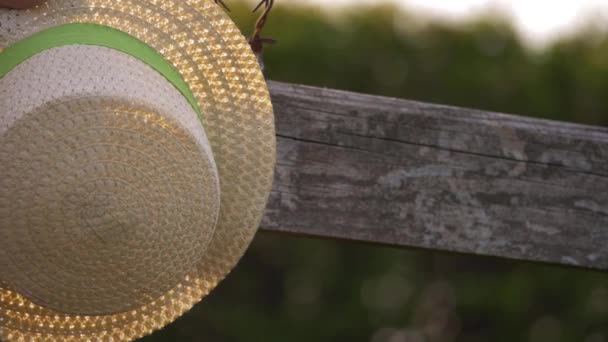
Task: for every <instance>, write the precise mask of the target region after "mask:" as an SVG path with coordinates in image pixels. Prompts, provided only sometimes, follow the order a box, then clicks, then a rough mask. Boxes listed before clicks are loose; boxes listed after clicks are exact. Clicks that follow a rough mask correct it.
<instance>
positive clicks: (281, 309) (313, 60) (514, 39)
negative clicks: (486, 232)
mask: <svg viewBox="0 0 608 342" xmlns="http://www.w3.org/2000/svg"><path fill="white" fill-rule="evenodd" d="M292 4H293V3H292ZM230 6H231V7H233V12H232V13H231V14H233V15H234V18H235V20H236V21H237V22H239V23H240V24H241V25H242V27H243V28H246V29H244V31H245V32H248V31H249V30H248V28H250V27H251V24H252V20H253V19H254V18H253V17H252V16H250V15H248V14H247V10H246V9H245V7H244V6H243V4H242V3H241V4H238V3H237V4H234V3H233V2H230ZM265 35H267V36H270V37H273V38H276V39H278V40H279V42H280V44H279V45H277V46H275V47H269V48H268V49H267V50H266V54H265V61H266V67H267V73H268V77H269V78H270V79H273V80H280V81H287V82H293V83H303V84H309V85H316V86H327V87H332V88H339V89H346V90H353V91H359V92H365V93H372V94H380V95H387V96H395V97H403V98H408V99H416V100H421V101H426V102H436V103H442V104H450V105H457V106H466V107H473V108H481V109H486V110H494V111H500V112H510V113H517V114H522V115H529V116H537V117H545V118H551V119H558V120H567V121H575V122H581V123H587V124H596V125H608V97H607V95H608V36H606V35H604V34H602V33H600V32H598V31H595V30H593V29H591V28H590V29H588V30H584V31H582V32H581V33H579V34H576V35H573V36H571V37H565V38H563V39H562V40H561V41H559V42H557V43H555V44H552V45H551V46H549V47H547V48H544V49H542V50H538V49H537V50H532V49H529V48H527V47H526V46H525V45H524V44H522V42H521V41H520V39H519V38H518V36H517V35H516V34H515V31H514V29H513V28H512V27H511V26H510V24H509V23H508V21H507V20H505V19H503V18H501V17H500V16H489V17H483V18H480V19H478V20H476V21H472V22H467V23H461V24H446V23H438V22H432V21H431V22H427V21H424V20H423V19H421V18H417V17H415V16H413V15H410V14H408V13H406V12H404V11H402V10H399V9H398V8H396V7H393V6H390V5H376V6H371V7H358V8H352V9H349V10H346V11H344V12H339V13H338V12H336V13H329V14H328V13H324V12H321V11H319V10H317V9H314V8H312V7H303V6H300V7H294V6H290V7H281V6H279V7H278V8H277V9H276V11H274V13H273V14H272V16H271V18H270V20H269V23H268V27H267V29H266V30H265ZM144 341H147V342H152V341H208V342H230V341H265V342H274V341H277V342H284V341H290V342H311V341H371V342H439V341H441V342H443V341H465V342H477V341H498V342H502V341H505V342H512V341H530V342H570V341H571V342H608V274H602V273H597V272H592V271H586V270H579V269H569V268H561V267H557V266H550V265H541V264H530V263H525V262H514V261H505V260H498V259H493V258H484V257H475V256H467V255H454V254H443V253H436V252H430V251H420V250H398V249H391V248H386V247H380V246H370V245H365V244H357V243H350V242H344V241H322V240H310V239H306V238H296V237H287V236H279V235H273V234H267V233H261V234H258V236H257V237H256V239H255V241H254V243H253V245H252V247H251V249H250V250H249V251H248V253H247V254H246V256H245V257H244V258H243V260H242V262H241V263H240V264H239V266H238V267H237V268H236V269H235V270H234V271H233V273H232V274H231V275H230V276H229V277H228V278H227V279H226V280H225V281H224V282H223V283H222V284H221V285H220V286H219V287H218V288H217V289H216V290H215V291H214V292H213V293H212V294H211V295H210V296H209V297H207V298H205V300H204V301H203V302H202V303H201V304H199V305H197V306H196V307H195V308H194V309H193V310H192V311H190V312H189V313H187V314H186V315H185V316H184V317H182V318H181V319H180V320H178V321H177V322H176V323H174V324H172V325H170V326H168V327H167V328H165V329H164V330H162V331H160V332H158V333H156V334H154V335H152V336H150V337H147V338H145V339H144Z"/></svg>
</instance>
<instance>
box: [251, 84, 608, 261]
mask: <svg viewBox="0 0 608 342" xmlns="http://www.w3.org/2000/svg"><path fill="white" fill-rule="evenodd" d="M270 91H271V95H272V99H273V103H274V106H275V113H276V120H277V137H278V165H277V169H276V176H275V184H274V188H273V191H272V194H271V197H270V202H269V205H268V209H267V213H266V216H265V218H264V220H263V222H262V229H264V230H270V231H280V232H288V233H296V234H305V235H310V236H319V237H331V238H339V239H349V240H359V241H368V242H375V243H382V244H389V245H396V246H409V247H420V248H428V249H433V250H442V251H453V252H463V253H474V254H479V255H490V256H498V257H505V258H512V259H520V260H531V261H541V262H551V263H558V264H565V265H573V266H581V267H589V268H594V269H600V270H608V129H606V128H600V127H590V126H584V125H577V124H570V123H563V122H555V121H548V120H539V119H531V118H525V117H519V116H513V115H505V114H497V113H489V112H484V111H479V110H470V109H461V108H453V107H447V106H440V105H432V104H426V103H419V102H413V101H405V100H398V99H391V98H385V97H377V96H369V95H361V94H355V93H349V92H344V91H337V90H329V89H320V88H313V87H305V86H299V85H291V84H284V83H277V82H270ZM480 96H482V95H480Z"/></svg>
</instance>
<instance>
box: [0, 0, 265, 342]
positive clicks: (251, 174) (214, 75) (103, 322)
mask: <svg viewBox="0 0 608 342" xmlns="http://www.w3.org/2000/svg"><path fill="white" fill-rule="evenodd" d="M0 22H2V27H0V49H4V48H6V47H8V46H10V45H11V44H13V43H14V42H17V41H19V40H21V39H23V38H25V37H27V36H30V35H32V34H34V33H36V32H39V31H42V30H45V29H47V28H51V27H55V26H59V25H63V24H69V23H93V24H98V25H104V26H108V27H112V28H114V29H117V30H120V31H123V32H125V33H127V34H129V35H131V36H133V37H135V38H137V39H139V40H141V41H142V42H144V43H146V44H147V45H149V46H151V47H152V48H154V49H156V50H157V51H158V52H159V53H160V54H161V55H163V57H164V58H165V59H166V60H167V61H168V62H169V63H170V64H171V65H172V66H173V67H175V68H176V70H177V71H178V72H179V73H180V74H181V76H182V77H183V79H184V80H185V82H186V83H187V84H188V86H189V88H190V90H191V91H192V93H193V94H194V96H195V98H196V101H197V103H198V105H199V107H200V109H201V116H202V119H201V120H202V121H203V125H204V126H205V130H206V132H207V135H208V139H209V142H210V145H211V147H212V149H213V153H214V156H215V162H216V165H217V168H218V174H219V179H220V188H221V204H220V214H219V218H218V223H217V226H216V229H215V234H214V236H213V238H212V240H211V242H210V244H209V247H208V249H207V252H206V254H205V256H204V258H203V259H202V260H201V261H200V263H199V265H198V267H197V268H196V269H195V270H192V272H190V273H189V274H188V275H187V276H186V277H184V279H183V280H182V281H181V282H179V283H178V284H177V285H176V286H175V287H174V288H173V289H171V290H170V291H168V292H167V293H165V294H164V295H162V296H160V297H159V298H157V299H156V300H154V301H153V302H151V303H149V304H147V305H145V306H142V307H140V308H138V309H136V310H132V311H128V312H123V313H119V314H112V315H104V316H83V315H72V314H65V313H61V312H56V311H53V310H51V309H49V308H45V307H42V306H40V305H37V304H35V303H33V302H31V301H30V300H28V299H27V298H25V297H24V296H22V295H20V294H19V293H17V292H15V291H13V290H10V289H8V288H4V287H2V284H1V283H0V339H4V340H22V339H23V340H30V339H42V340H49V341H53V340H58V341H70V340H74V341H76V340H78V341H80V340H83V339H101V340H110V339H113V340H131V339H134V338H138V337H141V336H144V335H147V334H149V333H151V332H152V331H154V330H156V329H159V328H161V327H163V326H164V325H166V324H168V323H170V322H172V321H174V320H175V319H176V318H177V317H179V316H180V315H181V314H183V313H184V312H185V311H187V310H188V309H190V308H191V307H192V306H193V305H194V304H196V303H197V302H198V301H200V300H201V298H202V297H204V296H205V295H206V294H207V293H209V291H210V290H212V289H213V288H214V287H215V286H216V285H217V283H218V282H219V281H220V280H221V279H223V278H224V277H225V276H226V275H227V274H228V273H229V272H230V270H231V269H232V268H233V267H234V266H235V265H236V263H237V262H238V260H239V259H240V257H241V256H242V255H243V253H244V251H245V249H246V248H247V246H248V245H249V243H250V242H251V239H252V238H253V235H254V234H255V232H256V230H257V227H258V225H259V223H260V221H261V218H262V215H263V212H264V208H265V206H266V201H267V198H268V194H269V192H270V188H271V184H272V177H273V169H274V163H275V150H276V143H275V131H274V117H273V113H272V105H271V102H270V97H269V94H268V90H267V87H266V83H265V80H264V78H263V75H262V74H261V71H260V69H259V66H258V64H257V60H256V58H255V56H254V55H253V53H252V52H251V49H250V48H249V45H248V44H247V42H246V40H245V39H244V37H243V36H242V34H241V33H240V32H239V30H238V28H237V27H236V26H235V25H234V23H233V22H232V21H231V20H230V19H229V18H228V17H227V16H226V15H225V13H223V12H222V11H221V10H220V9H219V8H218V7H217V6H216V5H215V4H214V2H213V1H211V0H200V1H199V0H187V1H177V0H168V1H143V0H142V1H138V0H69V1H68V0H66V1H50V2H49V3H48V4H45V5H42V6H39V7H37V8H35V9H32V10H29V11H26V12H16V11H8V10H0ZM17 27H18V28H19V29H16V28H17Z"/></svg>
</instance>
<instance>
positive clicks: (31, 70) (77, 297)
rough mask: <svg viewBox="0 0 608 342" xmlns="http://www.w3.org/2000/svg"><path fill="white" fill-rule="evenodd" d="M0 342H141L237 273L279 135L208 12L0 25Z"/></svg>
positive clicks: (121, 12)
mask: <svg viewBox="0 0 608 342" xmlns="http://www.w3.org/2000/svg"><path fill="white" fill-rule="evenodd" d="M0 50H2V51H1V52H0V188H1V189H2V191H1V192H0V339H1V340H7V341H22V340H27V341H29V340H45V341H82V340H95V341H97V340H104V341H105V340H113V341H118V340H131V339H134V338H137V337H140V336H143V335H146V334H148V333H150V332H152V331H154V330H155V329H159V328H161V327H162V326H164V325H165V324H167V323H169V322H172V321H173V320H175V319H176V318H177V317H178V316H179V315H181V314H183V313H184V312H185V311H187V310H188V309H190V308H191V307H192V306H193V305H194V304H195V303H197V302H198V301H199V300H200V299H201V298H202V297H203V296H205V295H206V294H207V293H208V292H209V291H210V290H211V289H213V288H214V287H215V286H216V285H217V283H218V282H219V281H220V280H221V279H222V278H223V277H225V276H226V274H227V273H228V272H229V271H230V270H231V268H233V267H234V265H235V264H236V263H237V261H238V259H239V258H240V257H241V256H242V254H243V253H244V250H245V249H246V248H247V246H248V244H249V243H250V241H251V239H252V237H253V235H254V233H255V231H256V229H257V227H258V225H259V223H260V220H261V217H262V214H263V212H264V208H265V205H266V200H267V198H268V194H269V192H270V186H271V182H272V174H273V168H274V161H275V138H274V120H273V114H272V107H271V103H270V99H269V95H268V91H267V88H266V84H265V81H264V78H263V76H262V75H261V72H260V70H259V67H258V64H257V61H256V58H255V56H254V55H253V54H252V52H251V50H250V48H249V46H248V44H247V42H246V40H245V38H244V37H243V36H242V35H241V34H240V33H239V31H238V29H237V28H236V27H235V25H234V24H233V23H232V21H231V20H230V19H229V18H228V17H227V16H226V15H225V14H224V13H223V12H222V11H221V9H220V8H218V6H217V5H216V4H215V3H214V1H213V0H162V1H161V0H54V1H53V0H51V1H49V2H48V3H47V4H45V5H41V6H39V7H37V8H34V9H31V10H28V11H11V10H0Z"/></svg>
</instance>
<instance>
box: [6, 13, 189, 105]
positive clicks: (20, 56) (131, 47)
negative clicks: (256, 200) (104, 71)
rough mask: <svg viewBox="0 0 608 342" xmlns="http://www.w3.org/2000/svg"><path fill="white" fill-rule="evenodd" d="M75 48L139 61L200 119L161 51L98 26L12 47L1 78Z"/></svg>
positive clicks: (66, 29) (39, 36)
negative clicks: (47, 54) (44, 55)
mask: <svg viewBox="0 0 608 342" xmlns="http://www.w3.org/2000/svg"><path fill="white" fill-rule="evenodd" d="M74 44H80V45H96V46H104V47H108V48H111V49H114V50H118V51H121V52H124V53H126V54H128V55H131V56H133V57H135V58H137V59H139V60H140V61H142V62H144V63H146V64H147V65H149V66H150V67H152V68H153V69H154V70H156V71H157V72H159V73H160V74H161V75H163V76H164V77H165V78H166V79H167V80H168V81H169V82H171V83H172V84H173V85H174V86H175V88H177V90H179V91H180V92H181V93H182V95H184V97H186V99H187V100H188V102H189V103H190V105H191V106H192V108H193V109H194V111H196V113H197V114H199V116H200V113H201V111H200V107H199V106H198V103H197V101H196V98H195V97H194V94H193V93H192V91H191V90H190V87H189V86H188V84H187V83H186V81H184V79H183V78H182V76H181V74H180V73H179V71H177V70H176V69H175V68H174V67H173V66H172V65H171V64H170V63H169V62H167V61H166V60H165V59H164V57H163V56H162V55H161V54H160V53H159V52H158V51H156V50H155V49H153V48H152V47H150V46H149V45H147V44H146V43H144V42H142V41H141V40H139V39H137V38H135V37H133V36H130V35H129V34H127V33H124V32H122V31H119V30H116V29H113V28H111V27H107V26H102V25H97V24H89V23H73V24H65V25H61V26H56V27H52V28H49V29H46V30H43V31H40V32H37V33H35V34H33V35H31V36H29V37H27V38H24V39H22V40H20V41H18V42H16V43H14V44H12V45H10V46H9V47H7V48H6V49H4V50H3V51H1V52H0V78H2V77H3V76H4V75H6V74H7V73H8V72H9V71H11V70H12V69H13V68H15V67H16V66H17V65H19V64H20V63H22V62H24V61H25V60H27V59H28V58H30V57H32V56H34V55H36V54H38V53H40V52H42V51H45V50H48V49H51V48H55V47H60V46H65V45H74Z"/></svg>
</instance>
